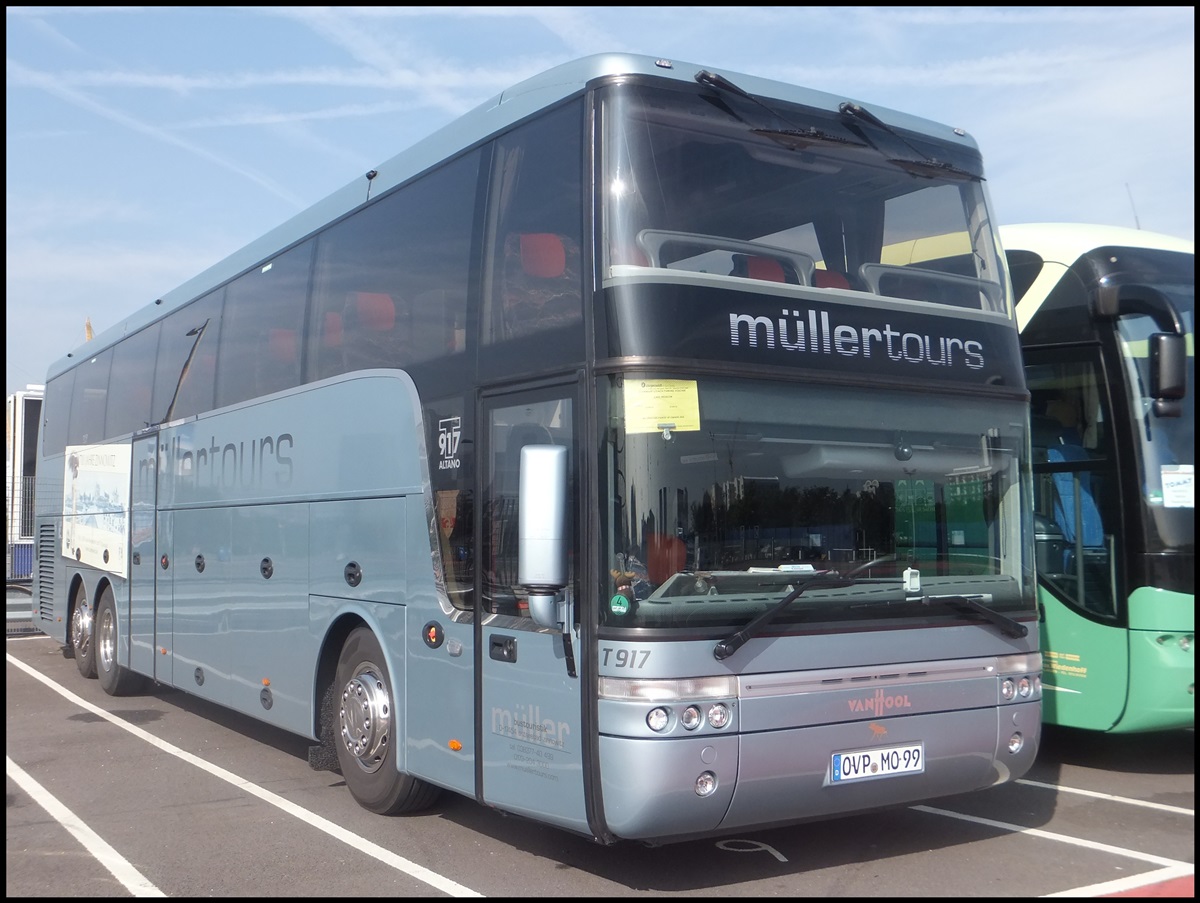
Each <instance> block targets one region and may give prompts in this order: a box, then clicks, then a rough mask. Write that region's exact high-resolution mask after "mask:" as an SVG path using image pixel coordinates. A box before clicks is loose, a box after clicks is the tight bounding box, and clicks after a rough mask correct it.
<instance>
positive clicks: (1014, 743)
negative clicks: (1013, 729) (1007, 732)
mask: <svg viewBox="0 0 1200 903" xmlns="http://www.w3.org/2000/svg"><path fill="white" fill-rule="evenodd" d="M1024 745H1025V738H1024V737H1022V736H1021V734H1020V733H1019V732H1018V733H1016V734H1013V735H1012V736H1011V737H1009V738H1008V751H1009V752H1010V753H1012V754H1013V755H1016V754H1017V753H1019V752H1020V751H1021V747H1023V746H1024Z"/></svg>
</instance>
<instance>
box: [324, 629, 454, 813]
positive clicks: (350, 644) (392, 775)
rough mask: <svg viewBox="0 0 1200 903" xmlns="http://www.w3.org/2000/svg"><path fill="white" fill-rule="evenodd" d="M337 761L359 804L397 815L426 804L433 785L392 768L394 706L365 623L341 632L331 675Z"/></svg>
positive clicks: (380, 656) (433, 792)
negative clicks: (342, 639) (344, 633)
mask: <svg viewBox="0 0 1200 903" xmlns="http://www.w3.org/2000/svg"><path fill="white" fill-rule="evenodd" d="M334 687H335V691H336V696H335V699H334V708H335V712H334V724H333V727H334V730H335V732H336V738H335V739H336V746H337V757H338V765H339V767H340V770H341V772H342V777H343V778H345V780H346V786H347V787H349V788H350V793H351V795H352V796H353V797H354V799H355V800H357V802H358V804H359V805H360V806H362V807H363V808H364V809H367V810H369V811H371V812H376V813H378V814H380V815H399V814H402V813H407V812H417V811H419V810H421V809H425V808H428V807H429V806H430V805H431V804H432V803H433V802H434V800H435V799H437V796H438V788H437V787H435V786H433V785H432V784H429V783H427V782H425V781H422V780H421V779H420V778H414V777H413V776H412V775H408V774H403V773H401V772H399V771H397V770H396V745H397V743H398V742H400V738H399V737H398V736H397V728H396V725H397V723H398V719H397V717H396V707H395V703H394V697H393V690H392V678H391V675H390V674H389V673H388V668H387V663H386V662H385V660H384V657H383V649H382V648H381V647H380V645H379V640H378V639H376V637H375V634H374V633H373V632H372V631H371V630H370V629H369V628H367V627H356V628H355V629H354V630H352V631H351V632H350V635H349V636H348V637H346V642H345V643H344V644H343V646H342V652H341V656H340V657H339V659H338V666H337V676H336V678H335V679H334Z"/></svg>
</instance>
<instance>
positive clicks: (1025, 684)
mask: <svg viewBox="0 0 1200 903" xmlns="http://www.w3.org/2000/svg"><path fill="white" fill-rule="evenodd" d="M1017 692H1018V693H1020V694H1021V695H1022V696H1024V697H1026V698H1028V697H1029V696H1030V695H1032V693H1033V684H1032V683H1031V682H1030V680H1029V678H1028V677H1022V678H1021V679H1020V680H1019V681H1017Z"/></svg>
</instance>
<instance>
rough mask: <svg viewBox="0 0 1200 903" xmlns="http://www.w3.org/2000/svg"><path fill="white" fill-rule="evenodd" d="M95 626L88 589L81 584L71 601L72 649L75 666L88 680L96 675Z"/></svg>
mask: <svg viewBox="0 0 1200 903" xmlns="http://www.w3.org/2000/svg"><path fill="white" fill-rule="evenodd" d="M94 628H95V621H94V619H93V618H92V606H91V605H90V604H89V603H88V597H87V590H86V589H85V588H84V587H83V584H80V585H79V589H77V590H76V591H75V601H74V602H73V603H71V651H72V652H73V653H74V659H75V667H76V668H78V669H79V673H80V674H82V675H83V676H84V677H86V678H87V679H88V680H91V679H92V678H93V677H95V676H96V644H95V643H93V642H92V637H93V634H94Z"/></svg>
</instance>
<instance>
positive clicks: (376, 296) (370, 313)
mask: <svg viewBox="0 0 1200 903" xmlns="http://www.w3.org/2000/svg"><path fill="white" fill-rule="evenodd" d="M354 305H355V312H356V313H357V314H358V322H359V323H361V324H362V325H363V326H364V327H366V328H367V329H370V330H371V331H372V332H391V331H392V327H393V326H395V325H396V302H394V301H393V300H392V296H391V295H385V294H382V293H380V292H355V293H354Z"/></svg>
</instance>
